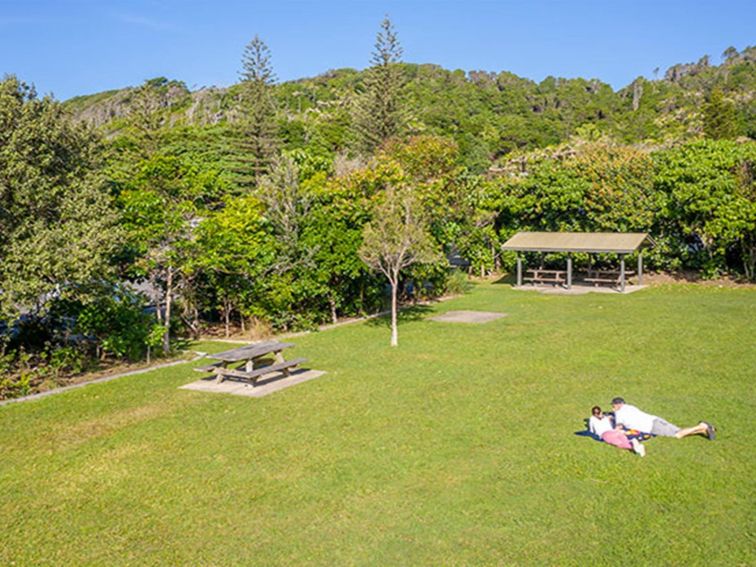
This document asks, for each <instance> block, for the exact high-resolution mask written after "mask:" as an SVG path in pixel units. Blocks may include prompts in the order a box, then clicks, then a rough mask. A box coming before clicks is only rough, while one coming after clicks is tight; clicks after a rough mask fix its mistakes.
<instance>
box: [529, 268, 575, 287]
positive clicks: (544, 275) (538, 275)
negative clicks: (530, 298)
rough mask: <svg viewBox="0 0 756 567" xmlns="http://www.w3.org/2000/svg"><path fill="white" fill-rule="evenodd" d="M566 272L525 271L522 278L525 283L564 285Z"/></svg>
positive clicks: (539, 269)
mask: <svg viewBox="0 0 756 567" xmlns="http://www.w3.org/2000/svg"><path fill="white" fill-rule="evenodd" d="M566 276H567V272H566V271H565V270H544V269H541V268H536V269H532V270H526V271H525V277H524V278H522V279H523V280H524V281H526V282H532V283H533V285H535V284H536V283H564V282H565V281H566Z"/></svg>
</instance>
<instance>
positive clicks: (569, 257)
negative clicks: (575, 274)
mask: <svg viewBox="0 0 756 567" xmlns="http://www.w3.org/2000/svg"><path fill="white" fill-rule="evenodd" d="M567 289H572V254H568V255H567Z"/></svg>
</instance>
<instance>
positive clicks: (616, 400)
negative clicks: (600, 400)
mask: <svg viewBox="0 0 756 567" xmlns="http://www.w3.org/2000/svg"><path fill="white" fill-rule="evenodd" d="M624 403H625V399H624V398H614V399H613V400H612V405H615V404H624Z"/></svg>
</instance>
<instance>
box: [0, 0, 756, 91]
mask: <svg viewBox="0 0 756 567" xmlns="http://www.w3.org/2000/svg"><path fill="white" fill-rule="evenodd" d="M386 13H388V14H389V15H390V16H391V18H392V20H393V21H394V23H395V25H396V28H397V31H398V33H399V38H400V40H401V43H402V45H403V47H404V59H405V61H409V62H414V63H437V64H439V65H442V66H444V67H447V68H455V69H456V68H459V69H464V70H472V69H481V70H487V71H501V70H508V71H513V72H515V73H517V74H518V75H521V76H524V77H528V78H531V79H535V80H538V81H540V80H541V79H543V78H544V77H546V76H548V75H554V76H562V77H575V76H582V77H588V78H598V79H601V80H604V81H606V82H608V83H610V84H611V85H612V86H614V87H615V88H619V87H622V86H624V85H626V84H627V83H629V82H630V81H631V80H632V79H633V78H634V77H637V76H638V75H646V76H649V77H650V76H652V72H653V69H654V68H656V67H660V68H661V70H662V72H663V71H664V69H666V68H667V67H668V66H670V65H673V64H675V63H681V62H690V61H695V60H697V59H698V58H700V57H701V56H702V55H704V54H709V55H710V56H711V58H712V62H714V63H718V62H719V61H720V55H721V53H722V51H724V49H725V48H727V47H728V46H730V45H732V46H735V47H736V48H738V49H742V48H743V47H745V46H747V45H754V44H756V25H754V22H756V0H730V1H720V2H715V1H707V2H705V1H697V0H687V1H682V0H654V1H649V0H632V1H629V0H625V1H623V2H620V1H619V0H585V1H580V0H574V1H572V2H569V1H566V0H565V1H559V0H540V1H535V0H534V1H532V2H527V1H525V0H511V1H510V0H501V1H498V2H496V1H466V2H462V1H431V0H424V1H419V0H415V1H412V0H405V1H403V2H394V1H381V2H374V1H367V0H365V1H351V2H347V1H332V2H329V1H327V0H320V1H316V0H308V1H298V2H293V1H275V2H274V1H270V2H260V1H246V2H244V1H223V0H217V1H215V2H212V1H208V0H204V1H203V0H184V1H158V0H135V1H113V2H106V1H99V2H97V1H93V0H89V1H86V0H79V1H72V0H58V1H54V0H26V1H24V0H17V1H15V2H11V1H8V0H0V74H4V73H12V74H16V75H18V76H19V78H21V79H22V80H24V81H26V82H29V83H34V84H35V85H36V87H37V90H38V91H39V92H41V93H53V94H54V95H55V96H56V97H57V98H59V99H66V98H69V97H72V96H76V95H79V94H87V93H93V92H97V91H101V90H106V89H112V88H119V87H123V86H128V85H135V84H138V83H141V82H142V81H143V80H145V79H147V78H151V77H156V76H166V77H169V78H172V79H179V80H183V81H185V82H186V84H187V85H188V86H189V87H190V88H198V87H201V86H207V85H219V86H224V85H229V84H231V83H234V82H235V81H236V80H237V76H238V70H239V66H240V64H239V61H240V58H241V53H242V51H243V48H244V45H245V44H246V43H247V42H248V41H249V40H250V39H251V38H252V36H254V34H255V33H258V34H259V35H260V36H261V37H262V38H263V39H264V40H265V41H266V42H267V43H268V45H269V46H270V48H271V50H272V52H273V64H274V67H275V69H276V73H277V75H278V77H279V79H280V80H288V79H295V78H300V77H306V76H313V75H317V74H319V73H322V72H324V71H326V70H328V69H334V68H339V67H355V68H363V67H365V66H366V65H367V63H368V61H369V57H370V52H371V50H372V44H373V41H374V38H375V33H376V31H377V28H378V24H379V22H380V20H381V19H382V17H383V15H384V14H386Z"/></svg>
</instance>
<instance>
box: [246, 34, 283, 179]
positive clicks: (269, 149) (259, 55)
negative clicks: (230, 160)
mask: <svg viewBox="0 0 756 567" xmlns="http://www.w3.org/2000/svg"><path fill="white" fill-rule="evenodd" d="M270 58H271V55H270V49H269V48H268V46H267V45H266V44H265V42H264V41H263V40H262V39H260V37H259V36H257V35H255V37H254V38H253V39H252V41H250V42H249V43H248V44H247V46H246V47H245V49H244V55H243V56H242V72H241V79H242V82H241V88H242V94H241V101H242V107H241V108H242V117H241V119H240V121H239V131H238V136H239V147H240V149H241V151H242V155H241V156H239V159H240V163H239V165H238V168H239V169H240V171H239V173H240V176H239V183H240V184H241V185H252V184H253V183H254V184H256V183H259V181H260V179H261V177H262V176H263V175H264V174H265V173H266V172H267V171H268V169H269V167H270V165H271V162H272V161H273V158H274V157H275V155H276V152H277V150H278V145H279V140H278V132H277V125H276V121H275V114H276V106H275V102H274V99H273V85H274V83H275V80H276V77H275V73H274V72H273V67H272V64H271V60H270Z"/></svg>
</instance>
